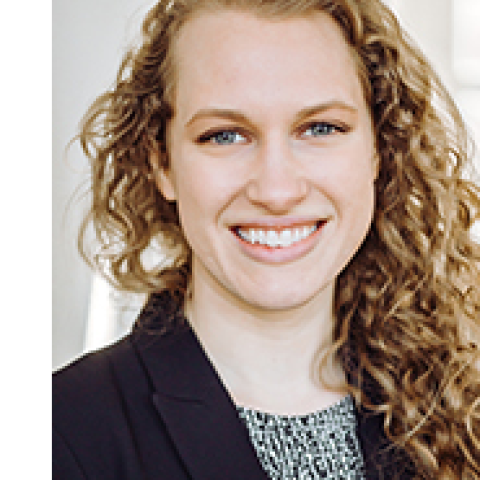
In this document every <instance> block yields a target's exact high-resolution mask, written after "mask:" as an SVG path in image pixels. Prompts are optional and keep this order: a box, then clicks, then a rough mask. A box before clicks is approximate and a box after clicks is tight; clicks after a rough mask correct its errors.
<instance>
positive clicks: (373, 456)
mask: <svg viewBox="0 0 480 480" xmlns="http://www.w3.org/2000/svg"><path fill="white" fill-rule="evenodd" d="M358 433H359V437H360V442H361V445H362V449H363V453H364V457H365V460H366V469H367V478H368V479H369V480H370V479H381V478H386V479H392V478H395V477H396V476H395V472H396V473H399V475H400V476H399V477H398V478H401V479H408V478H411V476H410V474H409V473H408V472H406V471H405V472H403V470H404V468H405V464H404V463H403V462H401V461H397V460H396V458H397V457H396V456H395V453H394V452H393V451H391V450H388V449H387V451H386V452H383V453H382V451H383V447H385V446H386V445H387V443H386V441H385V438H384V437H383V435H382V433H381V418H379V417H378V416H372V415H367V414H365V412H363V413H360V412H359V413H358ZM379 468H380V470H381V471H380V472H379ZM53 479H54V480H86V479H88V480H127V479H128V480H136V479H138V480H147V479H148V480H187V479H194V480H267V475H266V474H265V473H264V471H263V470H262V468H261V466H260V464H259V462H258V460H257V457H256V454H255V452H254V450H253V447H252V445H251V443H250V441H249V437H248V432H247V429H246V427H245V426H244V425H243V423H242V421H241V420H240V419H239V417H238V415H237V411H236V408H235V405H234V404H233V403H232V400H231V398H230V397H229V395H228V393H227V392H226V390H225V388H224V386H223V384H222V383H221V381H220V380H219V378H218V375H217V374H216V372H215V370H214V368H213V367H212V364H211V363H210V361H209V360H208V358H207V357H206V355H205V353H204V351H203V349H202V347H201V346H200V344H199V342H198V340H197V338H196V337H195V335H194V333H193V332H192V331H191V329H190V328H188V327H184V328H183V329H182V330H181V331H178V332H176V333H169V334H164V335H159V334H150V333H147V332H146V331H143V330H141V329H137V330H134V331H133V333H132V334H130V335H129V336H128V337H126V338H124V339H122V340H121V341H119V342H118V343H117V344H115V345H113V346H111V347H108V348H106V349H104V350H102V351H99V352H96V353H91V354H89V355H86V356H84V357H83V358H81V359H80V360H77V361H76V362H75V363H73V364H71V365H70V366H68V367H66V368H64V369H63V370H61V371H60V372H57V373H56V374H55V375H54V379H53Z"/></svg>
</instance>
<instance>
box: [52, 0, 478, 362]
mask: <svg viewBox="0 0 480 480" xmlns="http://www.w3.org/2000/svg"><path fill="white" fill-rule="evenodd" d="M153 3H154V2H152V1H148V2H132V1H131V0H54V1H53V212H52V213H53V217H52V221H53V232H52V236H53V320H52V335H53V338H52V343H53V352H52V364H53V368H54V369H57V368H59V367H61V366H62V365H64V364H65V363H67V362H69V361H71V360H72V359H73V358H75V357H77V356H78V355H80V354H81V353H83V352H85V351H89V350H94V349H97V348H100V347H102V346H105V345H108V344H109V343H111V342H113V341H114V340H116V339H117V338H119V337H121V336H122V335H124V334H125V333H126V332H127V331H128V330H129V328H130V325H131V323H132V322H133V320H134V319H135V316H136V315H137V313H138V310H139V309H140V308H141V305H142V303H143V298H141V297H139V296H132V295H125V294H118V293H115V292H113V291H112V289H111V288H110V287H109V286H108V285H107V284H106V283H105V282H104V281H103V280H102V279H101V278H99V277H98V276H97V275H95V274H93V273H92V272H91V271H90V270H89V268H88V267H87V266H86V265H85V264H84V263H83V261H82V260H81V258H80V256H79V254H78V252H77V248H76V239H77V230H78V227H79V225H80V222H81V219H82V216H83V215H84V213H85V210H86V206H87V204H86V200H85V199H86V196H85V194H86V192H87V191H88V183H86V182H87V179H88V174H87V167H88V163H87V161H86V159H85V158H84V157H83V155H82V153H81V151H80V148H79V147H78V145H77V144H73V145H72V146H71V147H70V148H69V149H68V151H67V150H66V148H67V144H68V143H69V141H70V140H71V139H72V138H73V137H74V136H75V134H76V133H77V126H78V123H79V121H80V119H81V118H82V116H83V114H84V113H85V111H86V109H87V108H88V106H89V105H90V104H91V102H92V101H93V100H94V99H95V97H96V96H97V95H98V94H100V93H101V92H103V91H104V90H106V89H107V88H108V87H109V86H110V85H111V84H112V82H113V80H114V78H115V74H116V71H117V68H118V66H119V64H120V61H121V58H122V56H123V53H124V51H125V50H126V48H127V46H128V45H129V44H131V42H133V41H135V40H136V39H137V38H138V36H139V30H140V24H141V20H142V18H143V17H144V15H145V14H146V12H147V11H148V9H149V8H150V7H151V6H152V5H153ZM385 3H387V4H389V5H390V6H391V7H392V9H393V10H394V11H395V12H396V13H397V15H398V17H399V19H400V21H401V23H402V24H403V25H404V26H405V28H406V29H407V30H408V31H409V32H410V34H411V35H412V36H413V37H414V38H415V39H416V40H417V42H418V43H419V45H420V46H421V48H422V49H423V51H424V52H425V53H426V55H427V56H428V57H429V58H430V59H431V61H432V63H433V64H434V66H435V67H436V68H437V70H438V71H439V73H440V75H441V77H442V78H443V80H444V82H445V84H446V85H447V87H448V89H449V90H450V92H451V93H452V94H453V96H454V98H455V99H456V101H457V103H458V105H459V107H460V109H461V110H462V112H463V114H464V116H465V118H466V119H467V122H468V124H469V126H470V128H471V130H472V133H473V135H474V136H475V137H476V140H477V144H480V28H479V27H478V26H479V25H480V0H389V1H386V2H385Z"/></svg>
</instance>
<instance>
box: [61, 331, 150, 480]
mask: <svg viewBox="0 0 480 480" xmlns="http://www.w3.org/2000/svg"><path fill="white" fill-rule="evenodd" d="M149 396H151V393H150V388H149V383H148V377H147V376H146V374H145V373H144V372H143V368H142V365H141V363H140V360H139V359H138V356H137V355H136V353H135V349H134V347H133V345H132V339H131V337H130V336H129V337H127V338H124V339H123V340H121V341H119V342H118V343H116V344H114V345H112V346H110V347H108V348H105V349H103V350H101V351H98V352H94V353H89V354H87V355H84V356H82V357H81V358H79V359H78V360H76V361H75V362H73V363H71V364H70V365H68V366H66V367H65V368H62V369H61V370H59V371H58V372H56V373H54V375H53V380H52V428H53V471H54V472H58V473H57V476H54V478H59V479H60V478H67V476H68V478H72V479H76V478H89V477H90V475H88V472H89V471H94V472H97V474H98V475H102V477H101V478H104V479H110V478H123V476H118V477H116V476H115V474H114V473H113V472H114V471H115V470H116V469H120V467H119V465H120V464H122V462H124V460H122V456H123V457H125V458H127V457H128V458H129V461H130V462H132V461H135V459H134V458H133V457H132V455H131V452H132V451H134V448H133V445H134V443H135V436H134V432H132V429H131V425H132V422H133V423H134V424H135V425H136V426H137V425H138V426H144V425H148V423H149V422H150V421H151V419H150V418H148V416H149V412H148V410H147V409H143V410H142V409H140V408H136V407H138V406H139V405H141V404H146V405H148V402H147V401H146V399H147V398H148V397H149ZM136 411H138V412H139V414H138V415H136V414H135V413H134V412H136ZM132 412H133V413H132ZM150 417H151V415H150ZM127 453H128V455H127ZM115 464H116V465H117V467H115ZM125 467H126V466H125V465H124V466H123V467H122V469H124V468H125ZM63 472H66V473H63ZM74 472H76V473H74ZM67 473H68V475H67ZM65 475H67V476H65ZM93 478H97V477H95V476H93ZM99 478H100V477H99Z"/></svg>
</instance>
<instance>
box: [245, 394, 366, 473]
mask: <svg viewBox="0 0 480 480" xmlns="http://www.w3.org/2000/svg"><path fill="white" fill-rule="evenodd" d="M237 409H238V412H239V415H240V418H241V419H242V420H243V421H244V422H245V424H246V426H247V428H248V431H249V435H250V439H251V441H252V444H253V446H254V448H255V450H256V452H257V456H258V458H259V460H260V463H261V465H262V466H263V468H264V470H265V471H266V472H267V474H268V475H269V477H270V478H271V479H272V480H306V479H308V480H317V479H322V480H333V479H335V480H340V479H341V480H364V479H365V471H364V462H363V457H362V453H361V449H360V444H359V440H358V437H357V421H356V416H355V405H354V402H353V398H352V397H351V396H347V397H345V398H344V399H342V400H340V401H339V402H338V403H336V404H335V405H332V406H330V407H329V408H327V409H325V410H320V411H319V412H315V413H312V414H308V415H300V416H297V415H293V416H291V415H288V416H287V415H274V414H270V413H264V412H260V411H258V410H253V409H249V408H245V407H240V406H238V407H237Z"/></svg>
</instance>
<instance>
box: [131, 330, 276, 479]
mask: <svg viewBox="0 0 480 480" xmlns="http://www.w3.org/2000/svg"><path fill="white" fill-rule="evenodd" d="M133 343H134V345H135V346H136V348H137V351H138V353H139V355H140V357H141V358H142V359H143V363H144V365H145V367H146V369H147V371H148V374H149V376H150V378H151V381H152V383H153V386H154V390H155V393H154V394H153V398H152V400H153V403H154V405H155V407H156V408H157V410H158V412H159V414H160V415H161V417H162V420H163V422H164V423H165V425H166V428H167V430H168V432H169V434H170V436H171V439H172V441H173V442H174V444H175V446H176V448H177V451H178V453H179V455H180V457H181V458H182V460H183V462H184V464H185V466H186V467H187V469H188V470H189V472H190V474H191V476H192V478H194V479H195V480H216V479H218V480H224V479H225V478H228V479H229V480H245V479H247V478H248V479H249V480H267V479H268V477H267V474H266V473H265V472H264V471H263V469H262V467H261V465H260V463H259V461H258V459H257V457H256V454H255V451H254V449H253V447H252V445H251V443H250V440H249V437H248V431H247V429H246V427H245V426H244V425H243V423H242V421H241V420H240V418H239V417H238V414H237V411H236V408H235V405H234V404H233V402H232V400H231V398H230V397H229V395H228V393H227V391H226V390H225V387H224V386H223V385H222V383H221V381H220V379H219V378H218V375H217V374H216V372H215V370H214V368H213V366H212V364H211V363H210V361H209V360H208V358H207V356H206V354H205V353H204V351H203V349H202V347H201V345H200V344H199V342H198V340H197V338H196V337H195V334H194V333H193V332H192V330H191V329H190V328H189V327H185V328H184V329H183V330H182V331H180V332H177V333H170V334H166V335H159V334H150V335H149V334H147V333H145V332H138V331H137V335H135V341H134V342H133Z"/></svg>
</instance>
